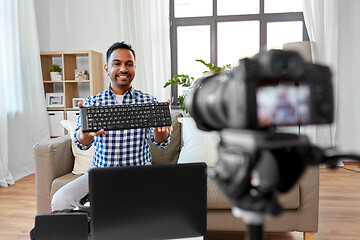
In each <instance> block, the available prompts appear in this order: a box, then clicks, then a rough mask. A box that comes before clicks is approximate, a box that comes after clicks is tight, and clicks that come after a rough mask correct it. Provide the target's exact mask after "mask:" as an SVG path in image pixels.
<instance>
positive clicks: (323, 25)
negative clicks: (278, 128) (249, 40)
mask: <svg viewBox="0 0 360 240" xmlns="http://www.w3.org/2000/svg"><path fill="white" fill-rule="evenodd" d="M303 6H304V18H305V23H306V26H307V29H308V32H309V37H310V40H311V41H313V42H314V44H313V46H312V50H313V52H312V54H313V58H314V61H315V62H317V63H322V64H326V65H329V66H330V67H331V70H332V72H333V78H334V87H335V100H336V101H335V105H336V115H335V117H336V119H335V120H336V121H335V125H334V126H333V128H327V129H326V128H322V129H318V128H317V130H316V140H317V141H316V142H317V143H318V142H320V143H325V144H326V143H329V141H330V139H331V142H332V143H333V144H334V143H335V145H336V146H337V147H338V148H339V149H341V150H344V151H351V152H355V153H360V124H359V123H360V107H359V102H360V94H359V93H358V92H359V90H360V81H359V76H360V47H359V42H360V29H359V27H358V23H359V21H360V15H359V11H360V1H358V0H347V1H340V0H303ZM330 130H331V131H330Z"/></svg>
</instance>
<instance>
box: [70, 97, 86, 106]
mask: <svg viewBox="0 0 360 240" xmlns="http://www.w3.org/2000/svg"><path fill="white" fill-rule="evenodd" d="M79 102H82V103H84V102H85V98H73V99H72V105H73V108H79V107H78V103H79Z"/></svg>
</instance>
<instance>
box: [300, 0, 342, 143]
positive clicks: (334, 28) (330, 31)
mask: <svg viewBox="0 0 360 240" xmlns="http://www.w3.org/2000/svg"><path fill="white" fill-rule="evenodd" d="M337 5H338V4H337V0H303V11H304V19H305V24H306V27H307V30H308V34H309V38H310V41H311V43H312V44H311V51H312V58H313V62H314V63H318V64H323V65H327V66H329V67H330V68H331V71H332V73H333V83H334V89H335V99H337V96H338V93H337V89H338V88H337V82H338V62H337V61H338V56H337V54H338V6H337ZM335 105H336V109H337V101H336V103H335ZM336 112H337V111H336ZM335 118H336V119H335V124H332V125H326V126H316V127H303V128H302V130H303V132H304V133H306V134H307V135H308V136H310V138H311V140H312V142H313V143H316V144H318V145H320V146H323V147H332V146H334V145H335V144H336V126H337V124H336V121H337V115H335Z"/></svg>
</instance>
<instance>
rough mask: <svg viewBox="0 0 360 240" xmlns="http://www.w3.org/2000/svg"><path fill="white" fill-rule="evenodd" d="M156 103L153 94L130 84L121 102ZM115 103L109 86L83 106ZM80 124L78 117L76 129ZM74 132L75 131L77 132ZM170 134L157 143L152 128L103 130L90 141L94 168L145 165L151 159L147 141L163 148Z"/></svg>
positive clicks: (78, 144) (81, 147)
mask: <svg viewBox="0 0 360 240" xmlns="http://www.w3.org/2000/svg"><path fill="white" fill-rule="evenodd" d="M151 102H157V100H156V98H154V97H153V96H151V95H149V94H147V93H143V92H141V91H139V90H136V89H134V88H133V87H131V88H130V89H129V90H128V91H127V92H126V93H125V94H124V98H123V101H122V104H141V103H151ZM116 104H118V103H117V101H116V100H115V97H114V92H113V91H112V90H111V89H110V84H109V86H108V88H107V89H106V90H105V91H103V92H100V93H99V94H98V95H96V96H90V97H88V98H87V99H86V101H85V103H84V106H105V105H116ZM80 127H81V119H80V117H79V118H78V122H77V126H76V131H77V130H78V129H79V128H80ZM76 131H75V132H76ZM170 138H171V133H170V135H169V137H168V139H167V140H165V141H164V142H162V143H160V144H159V143H157V142H155V140H154V131H153V129H152V128H138V129H125V130H114V131H106V135H103V134H101V135H99V136H95V137H94V141H93V143H92V144H94V146H95V154H94V165H95V166H97V167H113V166H134V165H145V164H146V163H150V162H151V153H150V145H149V143H148V140H149V139H151V141H152V142H153V143H154V145H155V146H157V147H159V148H165V147H167V145H168V144H169V142H170ZM74 139H75V140H74V142H75V145H76V146H77V147H78V148H79V149H81V150H86V149H89V148H90V147H91V145H92V144H90V145H88V146H86V145H82V144H80V143H79V142H78V141H77V140H76V136H75V138H74Z"/></svg>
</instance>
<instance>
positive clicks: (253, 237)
mask: <svg viewBox="0 0 360 240" xmlns="http://www.w3.org/2000/svg"><path fill="white" fill-rule="evenodd" d="M245 239H246V240H265V238H264V225H263V224H260V225H258V224H248V231H247V232H246V237H245Z"/></svg>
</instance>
